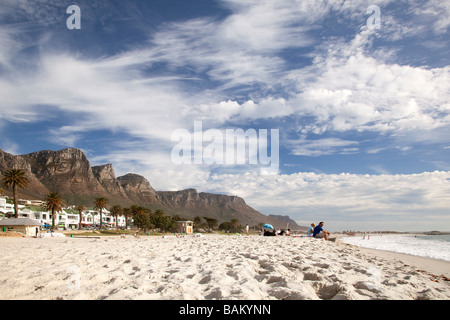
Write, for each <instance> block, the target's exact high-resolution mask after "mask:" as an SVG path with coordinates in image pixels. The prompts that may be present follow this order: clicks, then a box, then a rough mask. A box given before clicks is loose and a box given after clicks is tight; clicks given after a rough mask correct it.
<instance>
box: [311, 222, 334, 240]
mask: <svg viewBox="0 0 450 320" xmlns="http://www.w3.org/2000/svg"><path fill="white" fill-rule="evenodd" d="M323 225H324V223H323V221H321V222H320V223H319V225H318V226H316V227H315V228H314V233H313V238H324V239H325V240H328V236H329V235H330V234H331V232H328V231H325V230H323Z"/></svg>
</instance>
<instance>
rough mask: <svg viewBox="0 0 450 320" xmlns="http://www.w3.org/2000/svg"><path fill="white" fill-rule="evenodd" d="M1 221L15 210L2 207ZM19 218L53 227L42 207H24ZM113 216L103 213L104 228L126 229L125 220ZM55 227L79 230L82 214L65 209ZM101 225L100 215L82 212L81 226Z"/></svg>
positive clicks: (60, 213)
mask: <svg viewBox="0 0 450 320" xmlns="http://www.w3.org/2000/svg"><path fill="white" fill-rule="evenodd" d="M0 212H3V213H4V214H1V213H0V220H1V219H2V218H5V215H6V213H7V214H14V208H12V209H11V208H9V207H7V209H6V210H2V209H1V206H0ZM19 218H27V219H32V220H35V221H37V222H39V223H40V225H41V226H43V225H49V226H50V225H52V215H51V213H50V212H47V211H42V210H40V207H24V206H21V208H19ZM117 220H118V221H116V218H115V217H113V216H111V214H110V212H109V211H107V210H105V211H104V212H103V213H102V221H103V226H104V227H114V228H115V227H116V223H117V226H118V228H121V227H125V218H124V217H118V219H117ZM55 225H56V227H57V228H59V229H65V230H68V229H78V227H79V225H80V214H79V212H78V211H76V210H74V209H73V208H64V209H63V211H62V212H58V213H57V214H56V216H55ZM99 225H100V213H99V212H97V211H94V210H85V211H83V212H82V217H81V226H82V227H84V228H86V227H98V226H99Z"/></svg>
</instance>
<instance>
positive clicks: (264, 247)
mask: <svg viewBox="0 0 450 320" xmlns="http://www.w3.org/2000/svg"><path fill="white" fill-rule="evenodd" d="M0 253H1V260H0V299H2V300H11V299H16V300H17V299H18V300H22V299H27V300H61V299H64V300H79V299H83V300H85V299H89V300H103V299H112V300H122V299H132V300H141V299H148V300H213V299H226V300H285V299H294V300H302V299H305V300H320V299H323V300H329V299H340V300H368V299H385V300H417V299H427V300H449V299H450V282H449V281H448V278H446V277H448V276H450V275H449V274H448V272H449V270H450V267H449V266H450V262H446V261H439V260H434V259H427V258H419V257H413V256H408V255H400V254H393V253H389V252H384V251H378V250H369V249H363V248H358V247H356V246H353V245H348V244H344V243H342V242H340V241H339V240H337V241H335V242H332V241H324V240H320V239H313V238H307V237H288V236H281V237H261V236H239V235H208V234H206V235H204V236H201V237H195V236H185V237H175V236H173V235H170V236H166V237H162V236H141V237H140V238H134V237H130V236H128V237H126V238H124V239H123V238H120V237H115V236H113V237H98V238H76V237H74V238H71V237H65V238H64V237H58V238H19V237H0Z"/></svg>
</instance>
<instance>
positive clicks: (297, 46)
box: [0, 0, 450, 231]
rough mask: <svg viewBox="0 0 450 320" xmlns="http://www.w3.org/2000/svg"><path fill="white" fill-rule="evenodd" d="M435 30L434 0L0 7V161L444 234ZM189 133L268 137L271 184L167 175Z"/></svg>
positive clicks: (445, 20)
mask: <svg viewBox="0 0 450 320" xmlns="http://www.w3.org/2000/svg"><path fill="white" fill-rule="evenodd" d="M73 4H75V5H77V6H78V7H79V8H80V10H81V12H80V19H81V29H79V30H77V29H73V30H70V29H68V28H67V26H66V21H67V19H68V18H69V17H70V16H71V15H70V14H67V13H66V9H67V8H68V7H69V6H70V5H73ZM371 5H376V6H378V8H379V9H380V16H379V22H380V27H379V28H376V29H374V28H371V27H370V26H368V22H367V21H368V19H369V18H370V17H373V15H374V14H375V12H374V11H369V12H368V11H367V9H368V7H369V6H371ZM449 25H450V3H449V2H446V1H438V0H434V1H431V0H430V1H406V0H405V1H394V0H382V1H341V0H329V1H325V0H324V1H317V0H298V1H294V0H290V1H287V0H277V1H263V0H249V1H237V0H217V1H176V0H173V1H169V0H165V1H163V0H160V1H142V0H139V1H138V0H131V1H124V0H115V1H76V2H73V1H31V0H28V1H25V0H2V1H1V6H0V48H1V50H0V96H1V99H0V110H1V114H0V137H1V138H0V148H1V149H3V150H5V151H7V152H10V153H13V154H25V153H30V152H34V151H38V150H43V149H50V150H59V149H62V148H66V147H76V148H80V149H82V150H83V151H84V152H85V153H86V155H87V156H88V158H89V159H90V161H91V163H92V165H99V164H104V163H112V164H113V166H114V169H115V171H116V175H117V176H119V175H122V174H125V173H128V172H135V173H139V174H142V175H144V176H145V177H146V178H147V179H148V180H149V181H150V183H151V184H152V186H153V187H154V188H155V189H156V190H180V189H184V188H197V189H198V190H199V191H204V192H217V193H226V194H230V195H238V196H241V197H243V198H244V199H245V200H246V202H247V203H248V204H249V205H251V206H252V207H254V208H255V209H257V210H259V211H261V212H262V213H264V214H282V215H289V216H291V217H292V218H293V219H294V220H296V221H298V222H299V223H301V224H303V225H308V224H309V223H311V222H316V223H317V222H319V221H325V222H326V226H328V227H329V228H330V229H331V230H348V229H353V230H354V229H359V230H367V231H369V230H379V229H395V230H404V231H419V230H450V209H449V208H450V198H449V196H448V195H449V194H450V161H449V159H450V141H449V138H448V137H450V126H449V124H450V102H449V101H450V66H449V57H448V52H450V50H449V49H450V41H449V40H450V37H449V34H448V31H449ZM195 121H201V122H202V125H203V132H206V131H207V130H210V129H211V130H218V131H215V132H223V133H224V132H225V130H227V129H242V130H248V129H255V130H256V132H259V130H263V129H267V130H269V132H270V130H278V131H279V141H278V145H277V147H278V148H277V149H278V150H279V166H278V171H276V172H271V173H264V165H262V164H261V163H260V162H258V163H257V164H251V163H248V162H246V163H245V164H244V165H238V164H236V163H235V164H226V165H223V164H217V163H213V164H206V163H202V164H181V165H179V164H176V163H174V161H173V158H171V151H172V150H173V148H174V147H175V146H176V144H177V141H174V140H173V139H172V135H173V133H174V132H176V130H179V129H182V130H185V131H186V132H191V133H193V132H194V123H195ZM259 141H261V139H259ZM204 146H205V145H203V147H204ZM271 147H272V146H271V145H268V148H269V149H270V148H271ZM273 147H274V148H275V147H276V146H275V145H274V146H273ZM261 167H263V168H262V170H261Z"/></svg>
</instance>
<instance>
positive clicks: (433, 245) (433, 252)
mask: <svg viewBox="0 0 450 320" xmlns="http://www.w3.org/2000/svg"><path fill="white" fill-rule="evenodd" d="M340 240H342V242H344V243H348V244H353V245H356V246H359V247H363V248H370V249H377V250H385V251H391V252H399V253H406V254H411V255H414V256H420V257H426V258H433V259H441V260H446V261H450V235H375V234H366V235H365V236H363V235H361V236H359V235H357V236H353V237H343V238H340Z"/></svg>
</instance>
